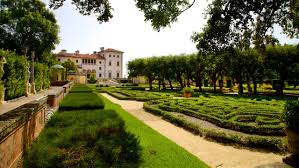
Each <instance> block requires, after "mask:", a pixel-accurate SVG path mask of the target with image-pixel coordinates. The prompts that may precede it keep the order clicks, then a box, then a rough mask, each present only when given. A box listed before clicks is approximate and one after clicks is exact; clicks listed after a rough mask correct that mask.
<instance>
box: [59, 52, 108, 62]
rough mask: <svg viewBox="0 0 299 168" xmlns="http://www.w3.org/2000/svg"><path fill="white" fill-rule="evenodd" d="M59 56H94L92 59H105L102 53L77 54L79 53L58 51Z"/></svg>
mask: <svg viewBox="0 0 299 168" xmlns="http://www.w3.org/2000/svg"><path fill="white" fill-rule="evenodd" d="M57 56H58V57H72V58H92V59H103V60H104V59H105V57H104V56H102V55H100V54H98V53H97V54H77V53H62V52H60V53H58V54H57Z"/></svg>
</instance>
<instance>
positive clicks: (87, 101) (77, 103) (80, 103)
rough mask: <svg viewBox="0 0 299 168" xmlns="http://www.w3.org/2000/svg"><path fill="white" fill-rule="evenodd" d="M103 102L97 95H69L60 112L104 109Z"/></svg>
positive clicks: (60, 106) (61, 105) (60, 107)
mask: <svg viewBox="0 0 299 168" xmlns="http://www.w3.org/2000/svg"><path fill="white" fill-rule="evenodd" d="M104 106H105V105H104V102H103V100H102V99H101V98H100V97H99V96H98V95H97V94H96V93H89V92H87V93H84V92H83V93H69V94H68V95H67V96H66V97H65V98H64V99H63V101H62V102H61V103H60V105H59V110H80V109H81V110H84V109H85V110H87V109H103V108H104Z"/></svg>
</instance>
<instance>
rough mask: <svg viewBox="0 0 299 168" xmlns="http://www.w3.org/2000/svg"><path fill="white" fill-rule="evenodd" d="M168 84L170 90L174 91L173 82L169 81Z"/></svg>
mask: <svg viewBox="0 0 299 168" xmlns="http://www.w3.org/2000/svg"><path fill="white" fill-rule="evenodd" d="M168 82H169V86H170V89H171V90H173V86H172V83H171V80H170V79H168Z"/></svg>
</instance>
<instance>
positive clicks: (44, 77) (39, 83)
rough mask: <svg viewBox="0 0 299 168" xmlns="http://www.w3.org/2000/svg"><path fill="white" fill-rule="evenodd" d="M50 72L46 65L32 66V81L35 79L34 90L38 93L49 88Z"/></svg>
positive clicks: (36, 64)
mask: <svg viewBox="0 0 299 168" xmlns="http://www.w3.org/2000/svg"><path fill="white" fill-rule="evenodd" d="M49 75H50V72H49V68H48V66H47V65H44V64H41V63H35V64H34V79H35V89H36V91H40V90H42V89H47V88H49V87H50V77H49Z"/></svg>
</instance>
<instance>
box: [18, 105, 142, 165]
mask: <svg viewBox="0 0 299 168" xmlns="http://www.w3.org/2000/svg"><path fill="white" fill-rule="evenodd" d="M140 155H141V147H140V145H139V140H138V138H137V137H136V136H135V135H134V134H132V133H130V132H127V131H126V129H125V123H124V121H123V119H122V118H120V117H119V116H118V115H117V113H116V112H115V111H113V110H90V111H87V110H84V111H66V112H58V113H55V114H54V116H53V117H52V118H51V120H50V121H49V122H48V123H47V125H46V127H45V129H44V130H43V132H42V133H41V134H40V136H39V137H38V139H37V140H36V141H35V142H34V143H33V144H32V146H31V148H30V149H28V150H27V151H26V152H25V153H24V156H23V163H24V164H23V165H24V167H25V168H31V167H43V168H51V167H82V168H84V167H86V168H89V167H107V168H108V167H111V168H113V167H114V168H134V167H138V165H139V161H140Z"/></svg>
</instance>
